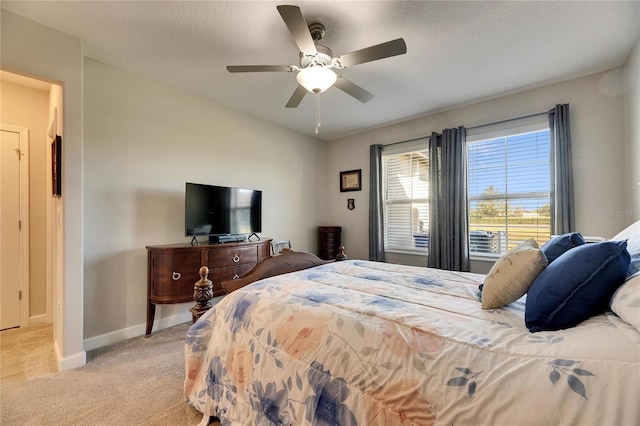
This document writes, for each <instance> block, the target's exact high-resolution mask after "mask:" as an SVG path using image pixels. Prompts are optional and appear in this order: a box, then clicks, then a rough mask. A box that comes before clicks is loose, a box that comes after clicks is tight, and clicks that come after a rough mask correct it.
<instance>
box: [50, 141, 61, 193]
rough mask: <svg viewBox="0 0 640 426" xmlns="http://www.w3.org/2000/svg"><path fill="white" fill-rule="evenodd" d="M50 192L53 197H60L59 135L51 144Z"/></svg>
mask: <svg viewBox="0 0 640 426" xmlns="http://www.w3.org/2000/svg"><path fill="white" fill-rule="evenodd" d="M51 192H52V194H53V196H54V197H59V196H61V195H62V137H60V136H59V135H56V137H55V139H54V140H53V142H51Z"/></svg>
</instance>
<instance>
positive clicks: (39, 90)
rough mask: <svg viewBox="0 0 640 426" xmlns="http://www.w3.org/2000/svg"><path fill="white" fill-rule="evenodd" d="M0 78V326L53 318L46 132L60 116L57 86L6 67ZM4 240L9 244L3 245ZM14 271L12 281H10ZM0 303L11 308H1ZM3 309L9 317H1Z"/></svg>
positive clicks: (52, 214)
mask: <svg viewBox="0 0 640 426" xmlns="http://www.w3.org/2000/svg"><path fill="white" fill-rule="evenodd" d="M0 84H1V86H0V91H1V92H2V104H1V108H2V110H1V114H0V115H1V117H2V123H0V124H1V125H2V143H3V148H2V149H3V151H2V158H1V159H2V170H1V174H2V177H1V178H0V179H1V180H0V185H1V186H2V192H1V193H0V195H1V196H2V197H3V200H2V204H3V214H2V218H3V219H2V230H1V232H0V239H1V240H2V241H1V244H2V254H0V261H1V262H2V280H1V281H0V287H2V312H3V313H2V315H1V316H2V323H1V324H0V328H8V327H16V326H17V327H26V326H29V325H39V324H53V321H54V317H55V316H54V300H53V299H54V283H55V276H56V275H55V262H54V259H55V250H56V247H57V244H56V243H55V237H56V235H57V233H56V232H55V228H56V227H55V224H56V206H57V204H58V202H59V201H58V200H57V199H56V198H54V197H53V196H52V190H51V142H52V140H53V139H52V137H51V136H50V134H51V132H52V131H53V132H54V133H56V132H58V131H59V130H60V129H58V126H57V124H56V123H57V122H58V121H61V120H60V119H59V117H58V116H59V115H60V114H59V113H61V111H57V109H58V105H61V97H62V88H61V87H60V86H58V85H55V84H52V83H49V82H46V81H42V80H37V79H33V78H29V77H25V76H22V75H18V74H14V73H9V72H6V71H0ZM55 136H56V135H55V134H54V136H53V138H55ZM14 144H16V145H17V146H16V147H14V146H13V145H14ZM10 145H11V146H10ZM5 148H6V149H5ZM13 174H16V176H13ZM10 175H11V176H10ZM5 196H6V197H11V198H10V201H11V203H9V202H7V203H5V201H7V200H9V198H7V200H5ZM5 205H6V206H7V207H6V209H7V212H5V211H4V210H5ZM14 205H15V208H14ZM9 213H11V215H9ZM5 217H7V218H8V220H7V221H5ZM5 222H6V223H5ZM16 236H17V237H16ZM16 245H17V249H16V248H15V247H16ZM5 246H6V247H7V248H8V247H11V249H6V250H5ZM10 275H11V276H10ZM15 277H17V278H18V281H19V285H18V286H13V285H12V283H13V282H14V278H15ZM6 306H11V307H12V308H10V309H5V308H6ZM14 308H17V309H14ZM16 311H17V317H16ZM5 312H6V313H7V316H8V317H7V318H9V317H10V319H5V315H4V313H5ZM16 318H18V321H17V324H16Z"/></svg>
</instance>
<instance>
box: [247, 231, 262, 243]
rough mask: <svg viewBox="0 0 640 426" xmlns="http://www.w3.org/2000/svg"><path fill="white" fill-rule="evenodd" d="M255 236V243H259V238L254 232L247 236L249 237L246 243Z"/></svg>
mask: <svg viewBox="0 0 640 426" xmlns="http://www.w3.org/2000/svg"><path fill="white" fill-rule="evenodd" d="M254 235H255V236H256V238H257V240H256V241H260V237H259V236H258V234H256V233H255V232H252V233H251V234H249V236H248V237H247V241H251V237H253V236H254Z"/></svg>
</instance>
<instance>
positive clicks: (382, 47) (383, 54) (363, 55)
mask: <svg viewBox="0 0 640 426" xmlns="http://www.w3.org/2000/svg"><path fill="white" fill-rule="evenodd" d="M405 53H407V45H406V43H405V42H404V39H401V38H398V39H395V40H391V41H388V42H386V43H381V44H376V45H375V46H371V47H365V48H364V49H360V50H356V51H353V52H350V53H345V54H344V55H342V56H340V57H338V58H337V60H338V62H339V63H340V65H342V66H343V67H352V66H354V65H358V64H362V63H364V62H370V61H376V60H378V59H384V58H388V57H391V56H397V55H403V54H405Z"/></svg>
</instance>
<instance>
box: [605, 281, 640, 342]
mask: <svg viewBox="0 0 640 426" xmlns="http://www.w3.org/2000/svg"><path fill="white" fill-rule="evenodd" d="M609 304H610V306H611V310H612V311H613V312H615V314H616V315H618V316H619V317H620V318H621V319H622V320H623V321H624V322H626V323H628V324H630V325H632V326H633V327H634V328H635V329H636V330H638V331H639V332H640V272H639V273H636V274H635V275H634V276H632V277H631V278H629V279H628V280H627V281H626V282H625V283H624V284H622V285H621V286H620V287H618V289H617V290H616V292H615V293H613V296H611V301H610V302H609Z"/></svg>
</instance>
